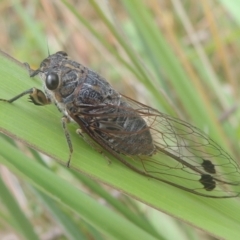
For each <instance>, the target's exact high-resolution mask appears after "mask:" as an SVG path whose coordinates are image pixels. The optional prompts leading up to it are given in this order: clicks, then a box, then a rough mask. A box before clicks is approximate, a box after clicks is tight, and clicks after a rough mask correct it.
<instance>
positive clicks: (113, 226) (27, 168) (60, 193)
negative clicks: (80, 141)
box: [0, 138, 155, 239]
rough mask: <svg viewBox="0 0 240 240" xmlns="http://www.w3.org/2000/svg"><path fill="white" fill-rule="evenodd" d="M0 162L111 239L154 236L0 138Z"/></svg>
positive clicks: (149, 237) (148, 237)
mask: <svg viewBox="0 0 240 240" xmlns="http://www.w3.org/2000/svg"><path fill="white" fill-rule="evenodd" d="M0 145H1V146H2V147H3V148H4V150H2V151H1V155H0V161H1V162H2V163H4V164H6V165H7V166H8V167H9V168H11V169H12V170H14V171H15V172H17V173H18V174H21V176H24V177H25V178H26V179H27V180H28V181H29V182H30V183H31V184H33V185H34V186H36V187H38V188H39V189H40V190H42V191H44V192H45V193H47V194H48V195H50V196H51V197H52V198H54V199H55V200H56V201H58V202H59V203H62V204H64V205H65V206H67V207H69V208H71V209H72V210H74V211H76V212H77V213H78V214H79V215H81V217H82V218H83V219H85V220H86V221H87V222H89V223H91V224H92V225H93V226H94V227H95V228H97V229H98V230H100V231H101V232H103V233H104V234H105V235H107V236H109V237H110V238H111V239H140V238H141V237H143V238H144V239H155V238H153V237H151V235H149V234H147V233H146V232H144V231H143V230H141V229H140V228H138V227H136V226H135V225H133V224H132V223H131V222H129V221H127V220H125V219H124V218H122V217H120V216H118V215H117V214H116V213H114V212H112V211H111V210H109V209H108V208H106V207H104V206H102V205H100V204H99V203H97V202H96V201H95V200H93V199H92V198H90V197H89V196H87V195H86V194H84V193H82V192H80V191H79V190H78V189H77V188H75V187H73V186H72V185H71V184H69V183H67V182H66V181H65V180H63V179H61V178H59V177H58V176H56V175H55V174H54V173H52V172H51V171H49V170H47V169H46V168H44V167H43V166H41V165H40V164H37V163H36V162H33V161H32V160H30V159H28V158H27V157H26V156H24V155H23V154H22V153H21V152H20V151H19V150H17V149H16V148H14V147H13V146H12V145H10V144H9V143H8V142H7V141H5V140H3V139H2V138H0Z"/></svg>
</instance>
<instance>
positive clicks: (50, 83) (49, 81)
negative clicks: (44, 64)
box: [46, 72, 59, 90]
mask: <svg viewBox="0 0 240 240" xmlns="http://www.w3.org/2000/svg"><path fill="white" fill-rule="evenodd" d="M58 84H59V78H58V75H57V74H56V73H54V72H53V73H49V74H48V75H47V78H46V86H47V88H48V89H49V90H55V89H56V88H57V87H58Z"/></svg>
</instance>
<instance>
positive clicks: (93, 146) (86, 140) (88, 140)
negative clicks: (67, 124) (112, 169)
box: [76, 128, 111, 164]
mask: <svg viewBox="0 0 240 240" xmlns="http://www.w3.org/2000/svg"><path fill="white" fill-rule="evenodd" d="M76 133H77V134H78V135H80V136H81V137H82V138H83V140H84V141H85V142H86V143H87V144H89V145H90V146H91V147H92V148H93V149H94V150H96V151H97V152H98V153H100V154H101V155H103V156H104V158H105V159H106V160H107V162H108V164H111V160H110V159H109V158H108V157H107V156H106V155H105V154H104V152H103V151H102V149H101V148H100V147H99V146H98V145H97V144H96V143H95V142H94V141H92V140H91V139H90V138H88V137H86V135H84V132H83V131H82V129H80V128H79V129H77V130H76Z"/></svg>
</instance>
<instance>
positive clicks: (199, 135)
mask: <svg viewBox="0 0 240 240" xmlns="http://www.w3.org/2000/svg"><path fill="white" fill-rule="evenodd" d="M71 117H73V118H74V120H75V121H76V122H78V123H79V125H81V126H82V127H83V128H84V131H85V132H86V133H87V134H88V135H89V136H90V137H91V138H93V139H94V140H95V141H96V142H97V143H98V144H100V145H101V146H102V147H103V148H104V149H106V150H107V151H109V152H111V153H112V154H113V155H114V156H115V157H116V158H117V159H118V160H120V161H121V162H122V163H124V164H125V165H127V166H128V167H129V168H131V169H132V170H134V171H136V172H138V173H140V174H142V175H145V176H147V177H149V178H152V179H155V180H158V181H162V182H165V183H168V184H170V185H172V186H175V187H178V188H181V189H183V190H185V191H189V192H191V193H194V194H197V195H201V196H205V197H212V198H226V197H236V196H238V195H239V192H240V170H239V166H238V165H237V163H236V162H235V161H234V160H233V159H232V158H231V157H230V156H229V155H228V153H226V152H225V151H224V150H223V149H222V148H221V147H220V146H219V145H218V144H217V143H216V142H214V141H213V140H212V139H211V138H209V136H207V135H206V134H205V133H203V132H202V131H201V130H200V129H198V128H196V127H194V126H192V125H190V124H188V123H186V122H184V121H182V120H180V119H177V118H173V117H171V116H169V115H166V114H163V113H161V112H159V111H157V110H155V109H153V108H150V107H148V106H146V105H143V104H141V103H138V102H136V101H134V100H132V99H130V98H127V97H124V96H122V98H121V104H119V105H118V106H114V105H110V104H103V105H99V106H85V107H84V111H81V113H76V114H75V115H73V114H72V115H71Z"/></svg>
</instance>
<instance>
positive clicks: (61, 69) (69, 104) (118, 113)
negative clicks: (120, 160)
mask: <svg viewBox="0 0 240 240" xmlns="http://www.w3.org/2000/svg"><path fill="white" fill-rule="evenodd" d="M51 71H54V72H55V73H57V74H58V77H59V79H60V83H59V85H58V87H57V89H54V90H53V91H51V90H49V89H48V88H47V87H45V92H46V95H47V96H48V97H49V98H50V99H51V101H52V102H54V103H55V104H56V105H57V107H58V109H59V110H60V111H62V112H63V113H64V114H65V115H67V116H68V117H69V118H70V119H71V120H72V118H73V119H76V118H77V119H80V120H81V122H83V123H86V125H87V126H88V127H89V128H91V130H92V131H95V132H96V133H97V134H98V135H100V136H101V138H102V139H104V140H105V141H106V142H108V143H109V146H110V147H111V148H112V149H114V150H115V151H117V152H120V153H124V154H127V155H151V154H153V153H154V150H155V148H154V145H153V139H152V136H151V134H150V130H149V129H148V126H147V124H146V122H145V121H144V119H143V118H142V117H141V116H140V115H139V114H138V113H137V112H135V111H134V110H133V109H132V108H131V106H129V105H128V103H127V102H125V101H123V99H122V97H121V95H120V94H119V93H118V92H117V91H115V90H114V89H113V88H112V86H111V85H110V84H109V83H108V82H107V81H106V80H105V79H104V78H102V77H101V76H100V75H99V74H96V73H95V72H93V71H91V70H90V69H88V68H86V67H84V66H83V65H81V64H79V63H77V62H75V61H72V60H69V59H68V58H64V59H63V60H61V61H59V62H58V64H57V65H56V62H55V67H52V68H48V69H47V71H45V75H46V76H47V75H48V74H49V73H50V72H51ZM73 116H74V117H73ZM132 146H137V147H132ZM141 146H148V147H145V148H144V149H143V148H142V147H141Z"/></svg>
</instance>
